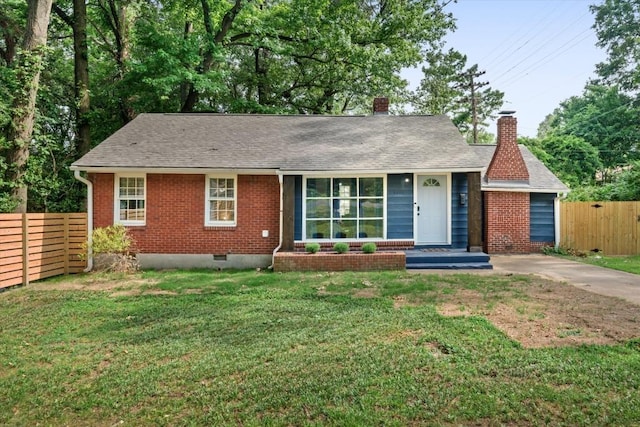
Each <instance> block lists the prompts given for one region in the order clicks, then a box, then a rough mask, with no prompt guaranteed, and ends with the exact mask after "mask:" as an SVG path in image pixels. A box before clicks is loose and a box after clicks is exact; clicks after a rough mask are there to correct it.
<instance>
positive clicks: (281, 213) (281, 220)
mask: <svg viewBox="0 0 640 427" xmlns="http://www.w3.org/2000/svg"><path fill="white" fill-rule="evenodd" d="M276 174H277V175H278V184H280V215H279V218H280V227H279V229H278V235H279V236H278V246H276V248H275V249H274V250H273V253H272V254H271V265H270V266H269V269H270V270H272V269H273V266H274V264H275V263H276V253H277V252H278V251H279V250H280V249H281V248H282V224H283V223H284V218H283V217H282V216H283V214H284V209H283V205H284V201H283V197H284V184H283V181H284V178H283V175H282V172H281V171H277V172H276Z"/></svg>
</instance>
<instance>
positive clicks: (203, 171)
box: [70, 165, 277, 175]
mask: <svg viewBox="0 0 640 427" xmlns="http://www.w3.org/2000/svg"><path fill="white" fill-rule="evenodd" d="M70 169H71V170H72V171H76V170H78V171H82V172H88V173H147V174H154V173H156V174H177V175H195V174H197V175H208V174H214V173H226V174H229V173H234V174H238V175H276V174H277V169H227V168H149V167H101V166H73V165H72V166H71V167H70Z"/></svg>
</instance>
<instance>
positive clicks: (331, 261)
mask: <svg viewBox="0 0 640 427" xmlns="http://www.w3.org/2000/svg"><path fill="white" fill-rule="evenodd" d="M405 265H406V255H405V253H404V252H376V253H373V254H362V253H358V254H352V253H346V254H336V253H317V254H306V253H298V252H278V253H277V254H276V256H275V259H274V264H273V270H274V271H278V272H287V271H374V270H404V269H405Z"/></svg>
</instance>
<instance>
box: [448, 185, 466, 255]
mask: <svg viewBox="0 0 640 427" xmlns="http://www.w3.org/2000/svg"><path fill="white" fill-rule="evenodd" d="M460 194H465V195H467V196H468V192H467V174H466V173H454V174H451V247H453V248H466V247H467V242H468V237H469V233H468V229H469V228H468V222H467V216H468V211H469V209H468V206H469V204H468V203H466V204H465V205H464V206H463V205H461V204H460Z"/></svg>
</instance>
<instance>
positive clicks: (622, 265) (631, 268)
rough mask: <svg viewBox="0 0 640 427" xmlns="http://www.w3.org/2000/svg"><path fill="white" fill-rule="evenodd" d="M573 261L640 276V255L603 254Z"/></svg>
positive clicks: (575, 258)
mask: <svg viewBox="0 0 640 427" xmlns="http://www.w3.org/2000/svg"><path fill="white" fill-rule="evenodd" d="M570 258H571V259H572V260H575V261H580V262H585V263H587V264H592V265H597V266H599V267H606V268H611V269H614V270H620V271H626V272H627V273H633V274H640V255H629V256H610V255H609V256H606V255H602V254H595V255H589V256H587V257H570Z"/></svg>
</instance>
